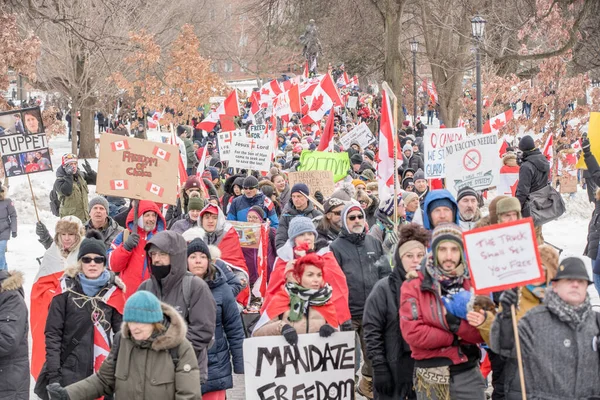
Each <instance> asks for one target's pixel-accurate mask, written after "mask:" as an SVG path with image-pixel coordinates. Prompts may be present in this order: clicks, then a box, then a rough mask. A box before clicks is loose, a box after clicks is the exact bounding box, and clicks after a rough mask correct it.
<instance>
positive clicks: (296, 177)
mask: <svg viewBox="0 0 600 400" xmlns="http://www.w3.org/2000/svg"><path fill="white" fill-rule="evenodd" d="M288 182H289V185H290V187H293V186H294V185H295V184H296V183H305V184H306V185H307V186H308V188H309V189H310V193H311V194H315V193H316V192H317V191H320V192H321V193H323V196H324V197H325V198H327V197H329V196H331V195H332V194H333V192H334V190H335V186H334V184H333V172H331V171H303V172H290V173H288Z"/></svg>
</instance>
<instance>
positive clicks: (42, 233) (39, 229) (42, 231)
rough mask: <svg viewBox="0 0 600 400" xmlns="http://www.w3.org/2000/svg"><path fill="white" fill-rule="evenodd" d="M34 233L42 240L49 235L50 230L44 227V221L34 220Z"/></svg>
mask: <svg viewBox="0 0 600 400" xmlns="http://www.w3.org/2000/svg"><path fill="white" fill-rule="evenodd" d="M35 234H36V235H38V237H39V238H40V241H44V240H46V239H48V238H49V237H50V232H48V228H46V225H44V223H43V222H40V221H38V222H36V224H35ZM15 236H16V235H15Z"/></svg>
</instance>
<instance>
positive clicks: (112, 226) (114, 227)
mask: <svg viewBox="0 0 600 400" xmlns="http://www.w3.org/2000/svg"><path fill="white" fill-rule="evenodd" d="M85 230H86V232H87V231H90V230H97V231H98V232H100V233H101V234H102V237H103V238H104V244H105V245H106V248H107V249H108V248H110V245H111V244H112V242H113V240H115V238H116V237H117V235H118V234H119V233H121V232H123V228H121V226H119V224H117V221H115V220H114V219H112V218H111V217H108V221H107V224H106V225H105V226H103V227H102V228H101V229H96V228H94V227H93V226H92V221H91V220H90V221H88V222H87V223H86V224H85Z"/></svg>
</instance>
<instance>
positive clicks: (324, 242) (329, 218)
mask: <svg viewBox="0 0 600 400" xmlns="http://www.w3.org/2000/svg"><path fill="white" fill-rule="evenodd" d="M344 205H345V203H344V202H343V201H342V200H340V199H337V198H335V197H332V198H330V199H327V201H326V202H325V204H324V205H323V209H324V211H325V214H324V215H321V216H318V217H315V218H313V223H314V224H316V227H317V234H318V235H317V241H316V244H315V248H316V249H321V248H323V247H326V246H329V245H330V244H331V242H333V241H334V240H335V239H337V237H338V235H339V234H340V230H341V229H342V210H343V209H344Z"/></svg>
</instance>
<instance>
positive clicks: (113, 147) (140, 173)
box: [96, 133, 179, 204]
mask: <svg viewBox="0 0 600 400" xmlns="http://www.w3.org/2000/svg"><path fill="white" fill-rule="evenodd" d="M178 163H179V147H178V146H175V145H171V144H165V143H159V142H152V141H149V140H142V139H136V138H131V137H124V136H120V135H113V134H110V133H105V134H103V135H102V136H100V157H99V158H98V178H97V180H96V181H97V184H96V192H97V193H99V194H104V195H108V196H117V197H128V198H131V199H138V200H150V201H155V202H157V203H163V204H175V203H176V202H177V182H178V179H177V174H178V169H177V167H178Z"/></svg>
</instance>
